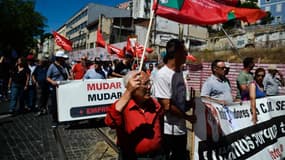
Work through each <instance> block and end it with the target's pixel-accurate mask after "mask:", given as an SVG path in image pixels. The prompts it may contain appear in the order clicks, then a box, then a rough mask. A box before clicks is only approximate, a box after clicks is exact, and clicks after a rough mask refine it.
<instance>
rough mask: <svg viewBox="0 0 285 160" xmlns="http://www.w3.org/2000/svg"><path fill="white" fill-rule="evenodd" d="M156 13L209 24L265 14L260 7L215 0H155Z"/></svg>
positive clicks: (195, 22)
mask: <svg viewBox="0 0 285 160" xmlns="http://www.w3.org/2000/svg"><path fill="white" fill-rule="evenodd" d="M153 9H154V11H155V14H156V15H159V16H161V17H164V18H167V19H170V20H173V21H176V22H179V23H184V24H196V25H211V24H218V23H224V22H227V21H229V20H232V19H240V20H243V21H245V22H249V23H252V22H255V21H257V20H259V19H261V18H262V17H264V16H266V12H265V11H263V10H260V9H248V8H236V7H232V6H227V5H224V4H221V3H218V2H216V1H215V0H168V1H162V0H159V2H157V0H156V1H155V3H154V4H153Z"/></svg>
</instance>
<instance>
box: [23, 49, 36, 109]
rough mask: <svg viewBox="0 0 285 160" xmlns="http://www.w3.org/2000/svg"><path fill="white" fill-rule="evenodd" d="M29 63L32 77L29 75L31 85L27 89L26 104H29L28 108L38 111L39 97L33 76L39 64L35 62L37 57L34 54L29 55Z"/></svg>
mask: <svg viewBox="0 0 285 160" xmlns="http://www.w3.org/2000/svg"><path fill="white" fill-rule="evenodd" d="M26 59H27V64H28V68H29V70H30V77H29V85H28V89H27V90H26V91H25V96H26V97H25V99H26V104H27V109H28V110H32V111H36V108H35V106H36V98H37V96H36V95H37V89H36V83H35V81H34V79H33V78H32V74H33V73H34V71H35V69H36V67H37V65H36V64H35V59H34V56H33V55H32V54H29V55H28V56H27V58H26Z"/></svg>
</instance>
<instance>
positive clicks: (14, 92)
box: [9, 83, 25, 112]
mask: <svg viewBox="0 0 285 160" xmlns="http://www.w3.org/2000/svg"><path fill="white" fill-rule="evenodd" d="M18 99H19V103H20V107H19V111H20V112H21V111H24V107H25V98H24V85H21V84H16V83H12V86H11V101H10V105H9V111H10V112H14V111H15V110H16V107H17V101H18Z"/></svg>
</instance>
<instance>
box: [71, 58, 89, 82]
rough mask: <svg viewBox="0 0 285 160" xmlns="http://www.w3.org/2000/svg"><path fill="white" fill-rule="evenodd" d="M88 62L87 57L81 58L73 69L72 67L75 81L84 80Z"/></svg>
mask: <svg viewBox="0 0 285 160" xmlns="http://www.w3.org/2000/svg"><path fill="white" fill-rule="evenodd" d="M86 60H87V58H86V57H85V56H82V57H81V60H80V61H78V62H77V63H76V64H75V65H74V66H73V67H72V73H73V79H75V80H76V79H82V78H83V76H84V74H85V72H86V70H87V68H86Z"/></svg>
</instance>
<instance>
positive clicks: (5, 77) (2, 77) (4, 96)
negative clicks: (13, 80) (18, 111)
mask: <svg viewBox="0 0 285 160" xmlns="http://www.w3.org/2000/svg"><path fill="white" fill-rule="evenodd" d="M9 70H10V69H9V63H8V61H7V58H6V57H5V56H3V55H0V102H1V101H8V82H9Z"/></svg>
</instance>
